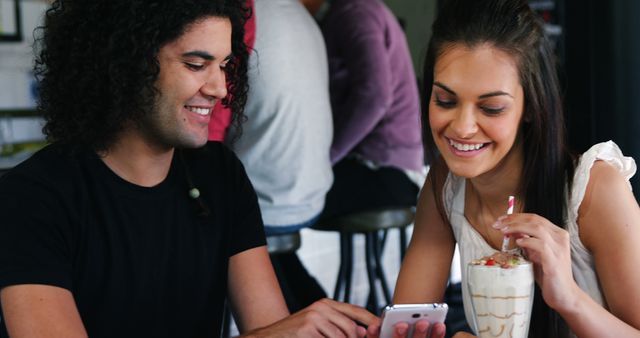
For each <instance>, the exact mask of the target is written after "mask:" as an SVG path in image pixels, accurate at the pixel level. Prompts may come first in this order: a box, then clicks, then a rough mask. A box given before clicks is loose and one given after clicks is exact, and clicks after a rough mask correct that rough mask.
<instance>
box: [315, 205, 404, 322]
mask: <svg viewBox="0 0 640 338" xmlns="http://www.w3.org/2000/svg"><path fill="white" fill-rule="evenodd" d="M414 217H415V208H413V207H406V208H389V209H381V210H371V211H365V212H359V213H353V214H349V215H344V216H340V217H335V218H331V219H321V220H320V221H319V222H318V223H316V224H315V225H314V226H312V229H315V230H321V231H337V232H339V233H340V270H339V272H338V278H337V280H336V286H335V289H334V292H333V298H334V299H335V300H341V301H343V302H347V303H348V302H349V299H350V296H351V277H352V271H353V237H354V235H355V234H363V235H365V260H366V267H367V277H368V280H369V298H368V301H367V309H368V310H369V311H371V312H373V313H376V314H377V313H378V312H379V308H378V306H379V302H378V294H377V282H379V284H380V287H381V289H382V294H383V296H384V299H385V301H386V303H387V304H390V303H391V292H390V291H389V287H388V285H387V281H386V278H385V276H384V271H383V268H382V263H381V256H382V249H383V247H384V242H385V241H386V236H387V230H389V229H394V228H397V229H399V230H400V259H401V260H402V258H404V253H405V250H406V247H407V235H406V232H405V229H406V227H407V226H409V225H410V224H412V223H413V220H414ZM341 296H342V297H341Z"/></svg>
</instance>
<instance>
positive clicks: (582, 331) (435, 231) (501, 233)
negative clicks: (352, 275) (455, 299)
mask: <svg viewBox="0 0 640 338" xmlns="http://www.w3.org/2000/svg"><path fill="white" fill-rule="evenodd" d="M554 61H555V57H554V55H553V53H552V50H551V48H550V46H549V42H548V41H547V39H546V37H545V35H544V31H543V26H542V24H541V21H540V19H539V18H538V17H537V16H536V15H535V13H533V12H532V11H531V9H530V8H529V6H528V3H527V1H525V0H485V1H477V0H448V1H447V2H445V4H444V6H443V8H442V11H441V12H440V13H439V15H438V18H437V19H436V21H435V23H434V25H433V35H432V38H431V41H430V42H429V49H428V51H427V57H426V59H425V66H424V72H425V73H424V74H425V75H424V80H425V86H424V88H425V91H426V95H424V97H423V100H424V104H423V107H424V108H425V111H424V114H425V116H424V118H423V120H428V121H429V126H428V127H425V128H424V131H423V135H424V140H425V142H426V143H427V150H428V151H429V155H430V157H431V163H433V164H434V165H433V166H432V170H431V171H430V173H429V177H428V179H427V183H426V184H425V187H424V188H423V189H422V195H421V197H420V201H419V203H418V206H417V212H416V222H415V226H414V233H413V237H412V240H411V244H410V246H409V249H408V250H407V254H406V256H405V259H404V261H403V263H402V268H401V272H400V276H399V278H398V282H397V284H396V294H395V298H394V301H396V302H402V303H428V302H439V301H442V294H443V291H444V287H445V286H446V284H447V279H448V276H449V264H450V262H451V259H452V257H453V252H454V248H455V246H456V245H457V246H458V248H459V251H460V263H461V264H462V295H463V300H464V307H465V314H466V317H467V321H468V322H469V325H470V326H471V327H472V328H473V329H474V331H475V332H476V333H477V334H479V335H480V336H481V337H484V334H485V333H483V330H481V329H482V328H479V327H474V326H475V323H474V321H473V317H472V311H471V299H472V297H471V295H470V291H469V288H468V287H467V286H469V276H467V272H466V269H465V268H464V267H465V265H466V264H467V263H469V262H470V261H471V260H473V259H476V258H478V257H482V256H489V255H491V254H493V253H494V252H496V251H500V250H501V246H502V242H503V238H504V237H505V236H507V237H511V238H515V239H516V240H515V242H516V244H517V246H518V247H517V250H521V251H522V252H523V253H524V254H525V255H526V257H528V259H529V260H530V261H531V262H532V263H533V266H534V269H535V271H536V273H535V279H536V292H535V297H534V298H535V299H534V302H533V304H534V305H533V312H532V321H531V326H530V330H529V337H575V336H579V337H601V336H616V337H623V336H624V337H638V336H640V313H638V312H637V311H636V310H635V304H638V302H640V291H638V288H637V287H636V285H637V283H640V275H638V274H637V273H636V270H637V267H636V266H635V265H636V264H635V263H632V262H637V261H638V260H640V248H638V246H637V245H636V240H635V239H636V238H638V237H639V236H640V208H639V207H638V204H637V202H636V201H635V198H634V197H633V194H632V193H631V191H630V189H629V184H628V180H629V178H630V177H631V176H632V175H633V174H634V173H635V171H636V166H635V162H634V161H633V159H631V158H629V157H625V156H624V155H623V154H622V152H621V151H620V149H619V148H618V147H617V146H616V145H615V143H613V142H607V143H601V144H596V145H594V146H593V147H592V148H591V149H589V150H588V151H587V152H585V153H583V154H582V155H580V156H577V155H575V154H573V153H572V152H570V151H569V150H568V149H567V146H566V140H565V131H564V122H563V111H562V103H561V100H560V91H559V89H558V79H557V74H556V69H555V64H554ZM510 195H513V196H516V200H517V201H518V204H517V205H516V206H515V210H514V213H513V214H508V215H504V212H505V211H506V209H507V204H506V201H507V196H510ZM614 196H615V198H614ZM613 200H615V201H616V202H613ZM612 243H615V245H612ZM612 261H615V262H620V261H623V262H629V263H620V264H618V263H616V264H610V263H609V262H612ZM426 267H428V269H427V268H426ZM620 276H625V277H624V278H621V277H620ZM626 278H630V279H633V280H634V282H632V283H627V282H624V283H621V282H620V281H621V280H625V281H626V280H627V279H626ZM630 299H633V301H630ZM631 304H633V305H631Z"/></svg>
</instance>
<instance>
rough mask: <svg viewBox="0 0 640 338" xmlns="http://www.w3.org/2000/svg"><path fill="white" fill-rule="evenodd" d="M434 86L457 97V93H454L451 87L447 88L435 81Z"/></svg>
mask: <svg viewBox="0 0 640 338" xmlns="http://www.w3.org/2000/svg"><path fill="white" fill-rule="evenodd" d="M433 85H434V86H438V87H440V88H442V89H444V90H445V91H447V92H448V93H449V94H451V95H456V92H454V91H453V89H451V88H449V87H447V86H445V85H444V84H442V83H440V82H438V81H434V82H433Z"/></svg>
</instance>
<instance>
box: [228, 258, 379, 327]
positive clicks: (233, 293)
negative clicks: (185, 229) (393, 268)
mask: <svg viewBox="0 0 640 338" xmlns="http://www.w3.org/2000/svg"><path fill="white" fill-rule="evenodd" d="M229 299H230V300H231V304H232V308H233V309H234V314H235V317H236V319H237V320H238V325H239V328H240V332H243V333H246V336H243V337H340V336H346V337H364V335H365V334H366V329H365V328H362V327H359V326H358V323H361V324H363V325H366V326H368V327H369V336H372V337H375V336H376V334H377V330H378V329H379V325H380V321H379V319H378V318H377V317H376V316H374V315H373V314H371V313H369V312H368V311H367V310H365V309H363V308H361V307H358V306H354V305H350V304H345V303H340V302H336V301H333V300H329V299H323V300H320V301H318V302H316V303H314V304H312V305H311V306H309V307H306V308H304V309H302V310H300V311H299V312H296V313H295V314H293V315H291V316H288V314H289V312H288V310H287V307H286V304H285V302H284V298H283V296H282V292H281V291H280V287H279V285H278V281H277V279H276V277H275V273H274V272H273V267H272V265H271V261H270V259H269V254H268V253H267V249H266V247H264V246H262V247H258V248H253V249H250V250H246V251H243V252H241V253H238V254H236V255H234V256H232V257H231V259H230V261H229ZM249 331H250V332H249ZM247 332H248V333H247Z"/></svg>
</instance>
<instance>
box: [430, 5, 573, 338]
mask: <svg viewBox="0 0 640 338" xmlns="http://www.w3.org/2000/svg"><path fill="white" fill-rule="evenodd" d="M485 43H487V44H489V45H491V46H493V47H495V48H498V49H500V50H502V51H504V52H506V53H508V54H509V55H511V56H512V57H514V59H515V60H516V62H517V65H518V72H519V77H520V84H521V85H522V88H523V91H524V112H523V119H524V123H523V124H522V127H521V129H520V131H519V133H520V137H521V139H522V141H523V153H524V164H523V172H522V175H521V177H522V180H521V182H520V185H519V191H520V193H521V194H522V195H523V196H524V201H523V202H524V211H525V212H530V213H536V214H539V215H541V216H544V217H545V218H547V219H548V220H549V221H551V222H553V223H554V224H556V225H558V226H561V227H564V226H565V225H564V223H565V215H566V209H567V206H566V204H565V203H566V202H565V194H566V193H569V192H570V189H571V186H570V183H571V178H572V177H573V171H574V165H575V164H574V161H573V156H572V154H571V153H570V151H569V150H568V147H567V144H566V138H565V137H566V136H565V125H564V119H563V111H562V101H561V97H560V89H559V81H558V74H557V71H556V64H555V63H556V60H555V57H554V54H553V52H552V50H551V47H550V45H549V42H548V41H547V38H546V37H545V35H544V29H543V26H542V23H541V21H540V19H539V18H538V17H537V15H536V14H535V13H534V12H533V11H532V10H531V9H530V8H529V5H528V4H527V1H525V0H448V1H446V2H445V4H444V6H443V7H442V8H441V11H440V12H439V13H438V17H437V19H436V21H435V23H434V24H433V35H432V37H431V40H430V42H429V47H428V50H427V56H426V59H425V63H424V78H423V79H424V93H423V98H424V99H423V111H424V112H423V119H422V120H423V124H424V125H423V138H424V140H425V147H426V152H427V157H428V158H429V160H430V163H431V164H432V168H433V169H432V170H434V171H438V170H443V169H444V168H446V167H445V166H443V165H441V164H442V161H443V160H442V158H441V157H439V155H438V153H437V148H436V145H435V142H434V139H433V137H432V135H431V131H430V129H429V126H428V121H429V117H428V115H429V100H430V99H431V88H432V84H433V76H434V74H433V72H434V66H435V62H436V60H437V58H438V57H439V56H440V55H442V53H443V52H445V51H446V50H447V48H450V47H452V46H453V45H464V46H467V47H475V46H479V45H480V44H485ZM470 81H473V80H472V79H470ZM430 176H431V179H432V180H433V187H434V188H436V187H442V185H443V182H437V180H438V179H439V178H442V177H446V175H443V174H442V173H437V172H432V174H430ZM567 190H569V191H567ZM434 193H435V195H436V196H437V199H436V201H437V203H439V204H440V205H439V208H438V209H439V210H443V208H442V203H443V202H442V191H441V190H440V191H437V190H434ZM444 216H445V215H444V214H443V218H445V219H446V217H444ZM529 336H530V337H544V338H549V337H567V336H568V328H567V326H566V324H565V323H564V321H563V320H562V318H560V316H559V315H558V314H557V313H556V312H555V311H553V310H552V309H550V308H549V307H548V306H547V305H546V304H545V303H544V300H543V299H542V296H541V292H540V290H539V289H538V288H536V299H535V300H534V310H533V318H532V321H531V326H530V330H529Z"/></svg>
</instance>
